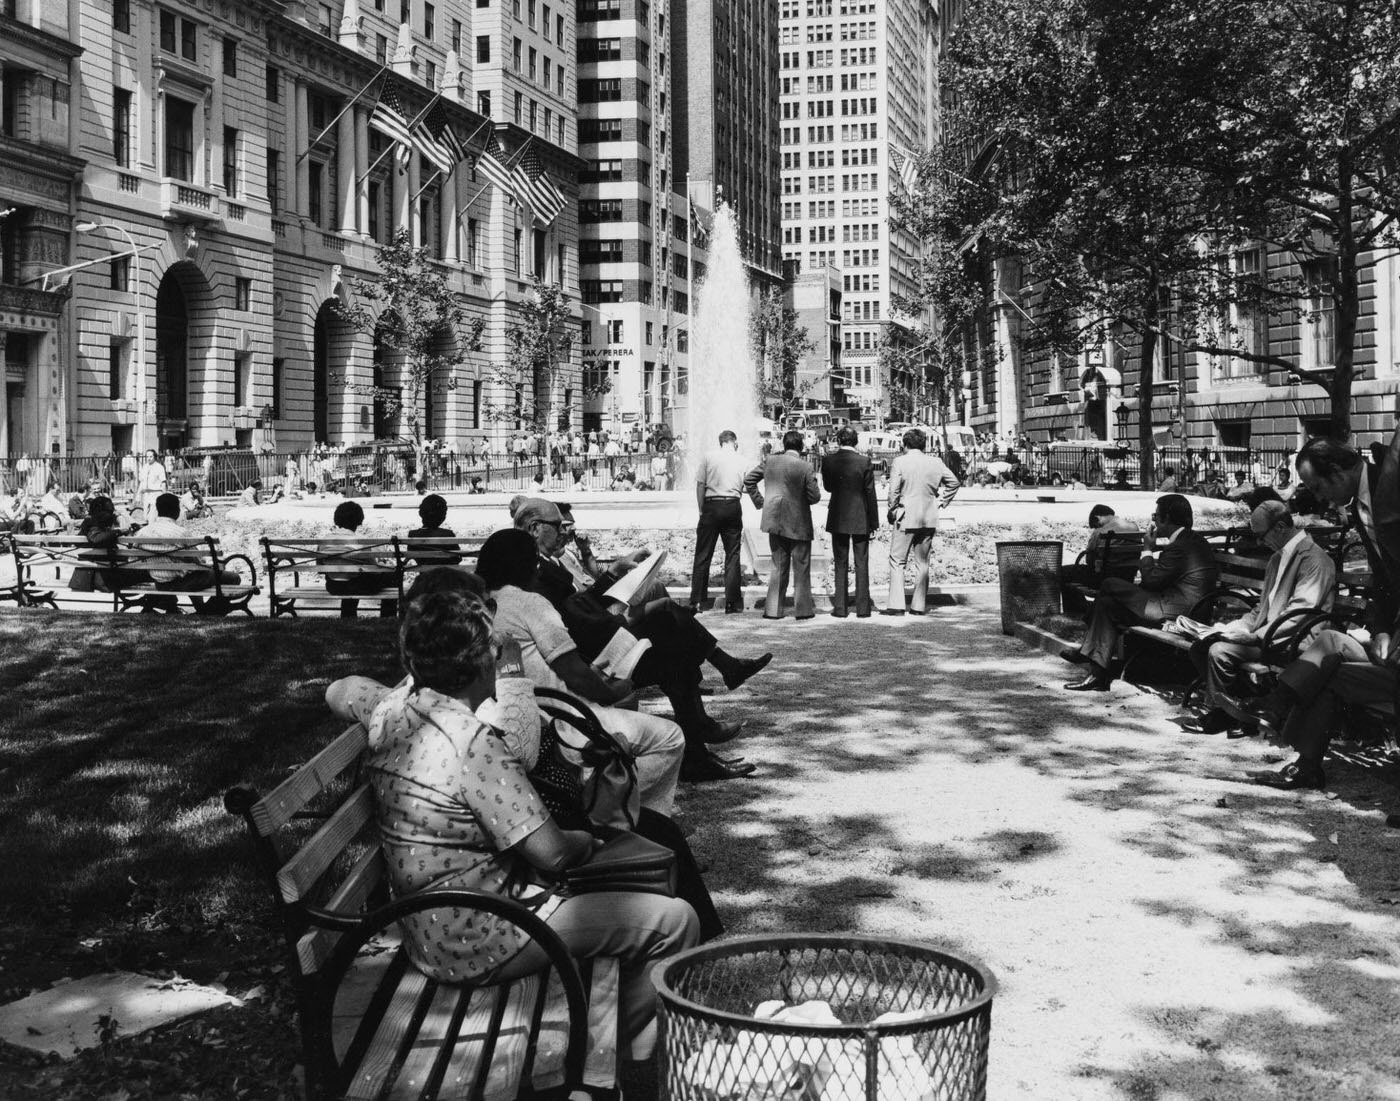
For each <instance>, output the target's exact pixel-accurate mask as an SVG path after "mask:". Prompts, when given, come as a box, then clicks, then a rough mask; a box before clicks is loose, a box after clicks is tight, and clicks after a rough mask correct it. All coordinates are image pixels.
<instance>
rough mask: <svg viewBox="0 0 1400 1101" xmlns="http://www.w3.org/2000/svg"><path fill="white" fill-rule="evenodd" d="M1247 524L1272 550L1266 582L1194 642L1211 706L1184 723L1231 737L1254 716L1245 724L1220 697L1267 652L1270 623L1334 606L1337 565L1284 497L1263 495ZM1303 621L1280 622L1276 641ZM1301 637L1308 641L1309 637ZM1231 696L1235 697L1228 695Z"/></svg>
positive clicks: (1243, 732)
mask: <svg viewBox="0 0 1400 1101" xmlns="http://www.w3.org/2000/svg"><path fill="white" fill-rule="evenodd" d="M1249 530H1250V531H1252V532H1253V533H1254V535H1255V537H1256V538H1257V539H1258V540H1259V541H1260V542H1261V543H1263V544H1264V545H1265V546H1266V547H1268V548H1269V549H1270V550H1271V551H1273V552H1274V553H1273V555H1272V556H1271V557H1270V558H1269V564H1268V566H1266V567H1265V569H1264V585H1263V588H1262V589H1261V590H1260V594H1259V602H1258V603H1257V604H1256V605H1255V606H1254V607H1253V608H1251V609H1250V610H1249V612H1248V613H1246V614H1245V615H1243V616H1241V617H1240V618H1239V619H1236V620H1231V621H1230V622H1229V623H1222V624H1220V625H1219V626H1218V628H1217V630H1218V632H1219V633H1218V634H1215V635H1211V636H1208V637H1207V638H1205V639H1202V640H1201V641H1200V642H1199V643H1198V644H1197V645H1195V646H1193V647H1192V648H1191V660H1192V662H1193V663H1194V664H1195V666H1196V670H1197V672H1199V673H1200V675H1201V677H1202V679H1203V680H1204V681H1205V686H1206V689H1205V701H1206V703H1207V704H1208V705H1209V706H1210V710H1208V711H1207V712H1206V713H1205V714H1204V715H1202V716H1201V717H1200V718H1199V719H1197V720H1195V721H1194V722H1189V723H1184V724H1183V729H1186V730H1189V731H1191V732H1192V733H1196V734H1219V733H1221V732H1222V731H1228V732H1229V735H1230V737H1232V738H1234V737H1243V736H1247V735H1251V734H1257V733H1258V731H1259V728H1258V726H1257V725H1256V724H1255V723H1252V722H1245V723H1244V724H1243V725H1241V722H1240V720H1238V719H1237V718H1235V716H1234V715H1233V714H1231V712H1230V711H1228V710H1226V709H1225V708H1223V707H1221V702H1222V699H1221V697H1222V696H1223V695H1224V694H1225V693H1227V692H1229V691H1231V690H1232V689H1233V688H1234V686H1235V683H1236V682H1237V681H1238V679H1239V675H1240V666H1241V665H1243V664H1244V663H1245V662H1249V661H1258V660H1259V659H1260V658H1261V657H1262V656H1263V653H1264V651H1263V648H1262V645H1261V643H1262V642H1263V639H1264V637H1265V635H1267V634H1268V632H1269V629H1270V627H1272V626H1273V625H1274V624H1275V623H1277V622H1278V621H1279V620H1280V619H1281V618H1283V617H1285V616H1288V615H1291V614H1292V613H1294V612H1299V611H1303V610H1306V609H1308V608H1321V609H1323V610H1324V611H1326V610H1328V609H1330V608H1331V607H1332V595H1333V593H1332V586H1333V583H1334V582H1335V581H1336V576H1337V569H1336V566H1334V565H1333V563H1332V559H1331V558H1330V557H1328V554H1327V552H1326V551H1325V550H1323V549H1322V548H1321V547H1319V546H1318V545H1317V544H1316V543H1315V542H1313V540H1312V536H1310V535H1309V534H1308V533H1307V532H1306V531H1304V530H1303V529H1301V528H1297V527H1294V526H1293V514H1292V513H1290V512H1289V511H1288V506H1287V505H1285V504H1284V503H1283V502H1282V501H1264V502H1263V503H1261V504H1260V505H1259V507H1258V508H1256V509H1255V510H1254V511H1253V512H1252V513H1251V514H1250V517H1249ZM1300 626H1302V617H1294V618H1293V619H1291V620H1290V621H1289V622H1288V623H1285V624H1283V626H1282V627H1280V628H1279V630H1278V633H1277V634H1275V635H1274V638H1273V641H1274V642H1275V643H1285V642H1287V641H1288V640H1289V639H1291V638H1292V637H1293V634H1294V632H1295V631H1296V630H1297V628H1298V627H1300ZM1315 633H1316V629H1314V630H1313V631H1311V632H1309V638H1308V639H1305V640H1302V645H1303V646H1306V645H1307V644H1308V642H1310V641H1311V635H1313V634H1315ZM1227 702H1231V703H1232V702H1233V701H1228V698H1227Z"/></svg>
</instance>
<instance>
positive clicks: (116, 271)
mask: <svg viewBox="0 0 1400 1101" xmlns="http://www.w3.org/2000/svg"><path fill="white" fill-rule="evenodd" d="M111 282H112V290H114V291H121V292H122V293H123V294H125V293H126V292H127V291H129V290H131V257H130V256H120V257H118V258H117V259H115V260H113V261H112V280H111Z"/></svg>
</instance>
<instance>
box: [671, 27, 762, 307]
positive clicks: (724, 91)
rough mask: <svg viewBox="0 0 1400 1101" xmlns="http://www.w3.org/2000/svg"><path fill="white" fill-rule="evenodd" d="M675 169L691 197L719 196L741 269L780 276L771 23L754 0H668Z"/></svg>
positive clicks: (710, 201)
mask: <svg viewBox="0 0 1400 1101" xmlns="http://www.w3.org/2000/svg"><path fill="white" fill-rule="evenodd" d="M674 10H675V32H674V33H675V36H676V57H677V62H678V63H677V65H676V69H675V77H674V79H673V81H672V83H673V86H674V90H675V95H676V100H677V102H678V103H680V104H681V105H682V107H683V109H684V111H685V118H684V121H683V122H682V123H680V124H678V125H677V127H676V157H675V168H676V173H677V175H678V176H682V177H686V178H688V179H689V181H690V195H691V197H692V198H693V199H694V200H695V201H696V203H698V204H700V205H701V206H703V207H705V208H707V209H713V207H714V206H715V205H716V203H717V202H719V201H721V200H722V201H724V202H727V203H729V204H730V205H731V206H732V207H734V209H735V210H736V211H737V212H738V216H739V245H740V249H741V250H742V252H743V255H744V260H745V261H746V262H747V264H748V265H749V270H750V277H751V278H752V277H754V276H759V277H760V278H762V279H766V280H771V282H772V283H774V284H776V283H777V282H779V281H781V279H782V265H781V263H780V257H779V251H780V250H779V245H778V238H779V234H780V232H781V224H780V221H779V186H780V176H779V160H778V152H779V150H778V24H777V21H776V20H775V18H774V16H775V13H776V8H775V7H774V5H772V4H766V3H762V2H760V0H677V2H676V3H675V5H674Z"/></svg>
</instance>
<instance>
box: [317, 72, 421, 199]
mask: <svg viewBox="0 0 1400 1101" xmlns="http://www.w3.org/2000/svg"><path fill="white" fill-rule="evenodd" d="M441 98H442V93H441V92H439V93H438V94H437V95H435V96H433V98H432V99H430V100H428V105H427V106H426V107H424V108H423V110H421V111H419V112H418V113H417V114H416V115H414V116H413V118H412V119H410V120H409V123H408V127H407V129H408V131H409V133H412V132H413V128H414V127H415V126H417V125H418V123H419V120H421V119H422V117H423V116H424V115H426V114H427V113H428V112H429V111H431V110H432V109H433V104H435V103H436V102H437V101H438V100H440V99H441ZM337 117H339V116H337ZM326 129H327V130H329V129H330V127H326ZM402 144H403V143H402V142H397V141H394V142H390V143H389V148H388V149H386V150H384V152H382V153H380V154H379V156H378V158H376V160H375V162H374V163H373V164H372V165H370V166H369V167H368V168H366V169H365V172H364V175H363V176H359V177H357V178H356V180H355V186H356V187H358V186H359V185H360V184H362V183H364V182H365V181H366V180H367V179H369V174H370V173H371V172H373V171H374V170H375V169H376V168H378V167H379V166H380V164H382V163H383V161H384V158H385V157H387V156H388V155H389V154H390V153H392V152H393V151H394V146H396V145H402ZM412 148H413V146H412V145H411V144H410V145H409V149H410V150H411V149H412ZM420 194H421V192H420ZM417 197H418V196H417V195H415V196H414V198H415V199H416V198H417Z"/></svg>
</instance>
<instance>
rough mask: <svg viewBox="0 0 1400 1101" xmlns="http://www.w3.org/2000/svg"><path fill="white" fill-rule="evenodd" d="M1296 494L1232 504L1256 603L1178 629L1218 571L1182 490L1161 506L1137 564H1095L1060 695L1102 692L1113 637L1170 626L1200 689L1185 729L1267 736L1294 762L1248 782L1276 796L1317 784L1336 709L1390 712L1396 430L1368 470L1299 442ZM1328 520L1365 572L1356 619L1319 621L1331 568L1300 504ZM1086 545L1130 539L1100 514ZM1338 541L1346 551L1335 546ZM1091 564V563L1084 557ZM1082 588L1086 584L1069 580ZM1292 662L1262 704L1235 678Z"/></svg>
mask: <svg viewBox="0 0 1400 1101" xmlns="http://www.w3.org/2000/svg"><path fill="white" fill-rule="evenodd" d="M1294 466H1295V470H1296V473H1297V487H1298V488H1297V492H1296V493H1291V494H1289V495H1288V499H1284V496H1283V494H1281V493H1280V492H1279V491H1278V489H1277V488H1276V487H1275V486H1263V487H1261V486H1257V485H1256V486H1252V487H1251V491H1250V492H1249V493H1247V494H1242V495H1241V498H1240V499H1241V500H1242V501H1243V502H1244V503H1246V504H1248V505H1249V506H1250V510H1251V511H1250V517H1249V530H1250V534H1251V536H1252V537H1253V539H1254V540H1255V541H1256V543H1257V545H1258V547H1259V548H1260V550H1261V556H1262V555H1263V554H1266V555H1267V562H1266V565H1265V572H1264V578H1263V583H1262V586H1261V589H1260V594H1259V597H1258V600H1257V602H1256V603H1255V604H1254V605H1253V606H1252V607H1251V608H1250V609H1249V610H1248V611H1247V612H1245V613H1244V614H1243V615H1240V616H1238V617H1237V618H1234V619H1232V620H1228V621H1225V622H1221V623H1202V624H1196V623H1195V622H1194V621H1187V622H1185V623H1183V622H1181V621H1180V620H1176V617H1184V616H1188V615H1189V613H1190V612H1191V611H1192V610H1193V609H1195V608H1197V607H1198V606H1199V605H1200V603H1201V601H1202V600H1204V599H1205V598H1206V597H1208V596H1209V595H1211V594H1212V593H1213V592H1214V591H1215V590H1216V587H1217V584H1218V581H1219V567H1218V565H1217V562H1216V558H1215V555H1214V553H1213V551H1212V549H1211V547H1210V546H1209V545H1208V544H1207V543H1206V541H1205V540H1204V539H1203V538H1202V537H1201V536H1200V535H1198V534H1197V533H1196V532H1195V530H1194V525H1193V512H1192V508H1191V503H1190V501H1189V500H1188V499H1187V498H1186V497H1184V496H1182V495H1181V494H1178V493H1167V494H1164V495H1163V496H1162V497H1160V498H1158V500H1157V504H1156V509H1155V511H1154V512H1153V515H1152V520H1151V523H1150V524H1149V526H1148V528H1147V531H1146V533H1145V534H1144V537H1143V541H1142V544H1141V548H1140V556H1139V557H1138V559H1137V561H1136V562H1129V561H1126V560H1124V559H1122V558H1119V559H1118V560H1116V561H1114V560H1113V559H1112V558H1110V559H1109V560H1108V561H1107V562H1105V561H1103V560H1102V558H1101V557H1100V565H1101V566H1102V567H1106V568H1107V569H1108V570H1111V571H1112V573H1113V574H1114V575H1108V576H1100V577H1099V578H1097V579H1096V580H1097V581H1098V582H1099V584H1098V590H1097V594H1096V597H1095V600H1094V604H1093V609H1092V612H1091V614H1090V616H1089V622H1088V633H1087V635H1086V637H1085V639H1084V641H1083V643H1082V644H1081V645H1079V646H1078V647H1071V648H1068V649H1066V650H1064V651H1062V652H1061V655H1060V656H1061V657H1062V658H1064V659H1065V660H1066V661H1069V662H1071V663H1073V664H1076V665H1080V666H1082V667H1083V668H1084V675H1083V676H1082V677H1081V678H1080V679H1078V680H1074V681H1070V682H1069V683H1067V684H1066V685H1065V688H1066V689H1068V690H1070V691H1078V692H1087V691H1106V690H1107V689H1108V688H1109V686H1110V685H1111V684H1112V682H1113V679H1114V678H1115V676H1117V674H1118V672H1119V671H1120V670H1121V668H1122V661H1123V636H1124V632H1125V631H1126V630H1127V628H1129V627H1132V626H1137V625H1144V626H1160V625H1164V624H1166V625H1171V624H1172V623H1173V621H1174V620H1176V626H1177V627H1178V628H1180V629H1182V630H1184V631H1187V632H1189V633H1191V634H1192V636H1193V637H1194V640H1195V641H1194V642H1193V644H1192V646H1191V649H1190V657H1191V660H1192V662H1193V663H1194V665H1195V668H1196V671H1197V673H1198V675H1199V678H1200V683H1201V685H1202V689H1203V691H1202V698H1203V704H1202V708H1201V710H1200V712H1199V713H1198V714H1194V715H1192V716H1191V717H1189V718H1186V719H1185V720H1183V723H1182V726H1183V729H1185V730H1187V731H1188V732H1191V733H1196V734H1202V735H1210V734H1221V733H1224V734H1227V735H1228V736H1230V737H1250V736H1257V735H1258V734H1259V733H1260V732H1261V730H1267V731H1270V732H1272V733H1274V734H1276V735H1277V736H1278V737H1280V738H1281V739H1282V740H1283V741H1284V742H1285V743H1286V744H1288V745H1289V746H1291V747H1292V748H1293V749H1294V750H1295V751H1296V753H1297V756H1296V757H1295V758H1294V760H1292V761H1290V762H1289V763H1288V764H1286V765H1285V766H1284V767H1283V768H1282V769H1280V770H1277V771H1275V770H1264V771H1261V772H1258V773H1254V774H1252V776H1251V779H1253V780H1254V781H1255V782H1257V783H1260V784H1263V785H1266V786H1269V787H1274V788H1279V789H1283V790H1289V791H1292V790H1300V789H1312V788H1321V787H1323V786H1324V785H1325V783H1326V775H1325V773H1324V771H1323V758H1324V756H1325V754H1326V752H1327V749H1328V746H1329V744H1330V741H1331V738H1332V736H1333V734H1334V732H1335V728H1336V723H1335V720H1336V719H1337V717H1338V713H1339V710H1340V709H1341V708H1342V706H1343V705H1350V706H1353V707H1355V706H1360V707H1371V708H1376V709H1379V710H1381V711H1393V709H1394V707H1395V701H1396V695H1395V693H1396V683H1397V679H1396V678H1397V671H1400V431H1397V432H1396V434H1395V436H1394V438H1393V439H1392V441H1391V443H1390V445H1389V446H1388V447H1376V448H1374V449H1373V455H1372V461H1370V462H1368V461H1366V457H1365V456H1363V454H1362V453H1361V452H1360V451H1359V450H1358V449H1356V448H1353V447H1348V446H1346V445H1344V444H1340V443H1338V442H1336V441H1334V440H1330V439H1313V440H1310V441H1308V442H1307V443H1306V444H1305V445H1304V446H1303V448H1302V449H1301V450H1300V451H1299V452H1298V454H1297V457H1296V459H1295V461H1294ZM1304 502H1306V503H1307V505H1308V507H1309V508H1318V509H1321V510H1324V511H1327V510H1330V511H1331V512H1332V514H1333V515H1335V516H1336V517H1337V519H1339V520H1340V521H1341V522H1342V523H1343V524H1345V527H1346V531H1347V532H1348V533H1350V532H1354V533H1355V536H1356V538H1357V539H1359V541H1360V545H1361V547H1362V548H1363V549H1364V551H1365V554H1366V559H1367V565H1368V567H1369V574H1370V577H1369V583H1368V587H1367V590H1366V609H1367V613H1366V621H1365V623H1364V624H1356V625H1349V624H1346V623H1340V622H1335V621H1333V620H1329V619H1328V618H1327V617H1326V616H1325V615H1314V614H1311V613H1313V612H1321V613H1329V612H1330V611H1331V610H1332V606H1333V601H1334V597H1335V593H1336V588H1335V586H1336V580H1337V572H1336V571H1337V565H1336V562H1335V561H1334V559H1333V557H1332V556H1331V555H1329V554H1328V552H1327V551H1326V550H1325V549H1323V548H1322V547H1320V546H1319V545H1318V544H1317V543H1316V542H1315V541H1314V540H1313V538H1312V537H1311V535H1310V534H1309V532H1308V530H1307V526H1306V523H1305V521H1304V519H1303V513H1302V508H1301V506H1302V504H1303V503H1304ZM1089 524H1090V527H1091V528H1092V529H1095V530H1094V531H1093V532H1091V540H1092V539H1093V537H1095V536H1099V535H1100V534H1101V532H1103V531H1107V530H1112V531H1132V530H1136V528H1135V526H1134V525H1132V524H1131V523H1130V522H1123V521H1119V520H1117V518H1116V517H1115V515H1114V513H1113V510H1112V509H1111V508H1108V507H1107V506H1095V509H1094V511H1093V512H1091V514H1090V518H1089ZM1343 545H1345V542H1344V543H1343ZM1094 557H1095V556H1093V555H1090V556H1089V559H1090V561H1091V562H1092V561H1094ZM1076 579H1077V580H1085V579H1087V578H1085V577H1077V578H1076ZM1266 639H1267V640H1268V641H1269V642H1270V644H1271V646H1272V647H1273V648H1274V651H1273V652H1278V651H1279V648H1281V647H1288V646H1291V647H1292V652H1294V653H1296V654H1297V657H1296V659H1295V660H1293V661H1291V662H1290V663H1289V664H1287V665H1286V666H1285V667H1284V668H1282V669H1281V670H1280V671H1279V672H1278V673H1277V679H1276V684H1274V686H1273V687H1272V688H1270V689H1269V690H1268V691H1267V693H1266V694H1265V695H1263V696H1259V695H1258V694H1257V688H1258V681H1257V680H1255V679H1253V678H1249V677H1246V676H1245V675H1244V671H1245V670H1246V669H1247V668H1248V667H1250V666H1251V664H1252V663H1258V662H1260V661H1261V660H1262V659H1263V658H1265V657H1266V656H1267V655H1266V653H1265V650H1264V642H1265V640H1266Z"/></svg>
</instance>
